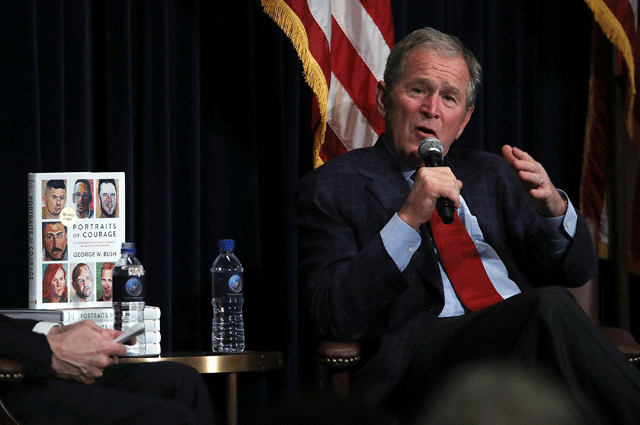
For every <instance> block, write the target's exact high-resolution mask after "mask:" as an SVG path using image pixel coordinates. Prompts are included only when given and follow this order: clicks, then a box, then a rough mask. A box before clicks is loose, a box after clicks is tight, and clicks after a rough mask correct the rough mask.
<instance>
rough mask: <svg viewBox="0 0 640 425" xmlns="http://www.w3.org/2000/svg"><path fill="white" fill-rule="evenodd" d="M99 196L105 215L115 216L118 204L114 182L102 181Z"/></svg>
mask: <svg viewBox="0 0 640 425" xmlns="http://www.w3.org/2000/svg"><path fill="white" fill-rule="evenodd" d="M99 196H100V208H101V209H102V215H103V216H105V217H113V216H114V215H115V212H116V207H117V206H118V196H117V193H116V187H115V186H114V185H113V183H102V184H101V185H100V191H99Z"/></svg>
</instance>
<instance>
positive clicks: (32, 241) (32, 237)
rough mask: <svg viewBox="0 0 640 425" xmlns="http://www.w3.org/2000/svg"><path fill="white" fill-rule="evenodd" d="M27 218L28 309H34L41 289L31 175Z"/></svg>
mask: <svg viewBox="0 0 640 425" xmlns="http://www.w3.org/2000/svg"><path fill="white" fill-rule="evenodd" d="M27 184H28V192H27V196H28V198H29V199H28V206H29V210H28V217H29V226H28V234H29V308H35V307H36V300H37V299H38V298H39V297H38V288H40V294H42V287H41V286H40V285H39V284H38V279H37V276H38V273H37V272H36V267H37V265H38V263H39V262H38V261H37V258H38V256H39V255H41V254H40V253H39V252H36V247H37V246H38V244H37V243H36V211H37V206H38V205H39V204H40V203H39V202H38V200H37V199H36V175H35V174H33V173H29V180H28V183H27Z"/></svg>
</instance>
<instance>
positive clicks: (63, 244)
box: [42, 221, 67, 261]
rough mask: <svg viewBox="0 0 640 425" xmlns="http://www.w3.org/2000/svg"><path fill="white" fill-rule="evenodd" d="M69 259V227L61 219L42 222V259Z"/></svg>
mask: <svg viewBox="0 0 640 425" xmlns="http://www.w3.org/2000/svg"><path fill="white" fill-rule="evenodd" d="M66 260H67V227H66V226H65V225H64V224H62V223H61V222H59V221H52V222H43V223H42V261H66Z"/></svg>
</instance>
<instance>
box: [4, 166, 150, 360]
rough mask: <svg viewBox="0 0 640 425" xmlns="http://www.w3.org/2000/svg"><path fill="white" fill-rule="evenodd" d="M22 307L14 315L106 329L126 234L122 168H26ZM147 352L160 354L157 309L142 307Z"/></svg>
mask: <svg viewBox="0 0 640 425" xmlns="http://www.w3.org/2000/svg"><path fill="white" fill-rule="evenodd" d="M28 188H29V193H28V212H29V310H5V311H4V313H5V314H9V315H10V316H13V317H16V316H19V317H28V318H35V319H37V320H47V321H53V322H60V323H62V324H65V325H66V324H70V323H75V322H78V321H81V320H86V319H90V320H93V321H94V322H96V323H97V324H98V325H100V326H102V327H104V328H113V306H112V297H113V276H112V274H113V268H114V264H115V263H116V262H117V261H118V259H119V258H120V248H121V246H122V243H123V242H125V241H126V237H125V227H126V226H125V224H126V221H125V211H126V206H125V201H126V194H125V189H126V185H125V175H124V173H122V172H106V173H93V172H80V173H30V174H29V179H28ZM144 315H145V330H146V343H147V347H146V353H147V354H151V355H154V354H159V353H160V309H159V308H158V307H151V306H148V307H147V308H145V312H144Z"/></svg>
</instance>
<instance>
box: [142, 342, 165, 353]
mask: <svg viewBox="0 0 640 425" xmlns="http://www.w3.org/2000/svg"><path fill="white" fill-rule="evenodd" d="M160 351H161V350H160V343H157V342H151V343H149V342H148V343H146V344H145V352H144V354H145V355H146V356H155V355H158V354H160Z"/></svg>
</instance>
